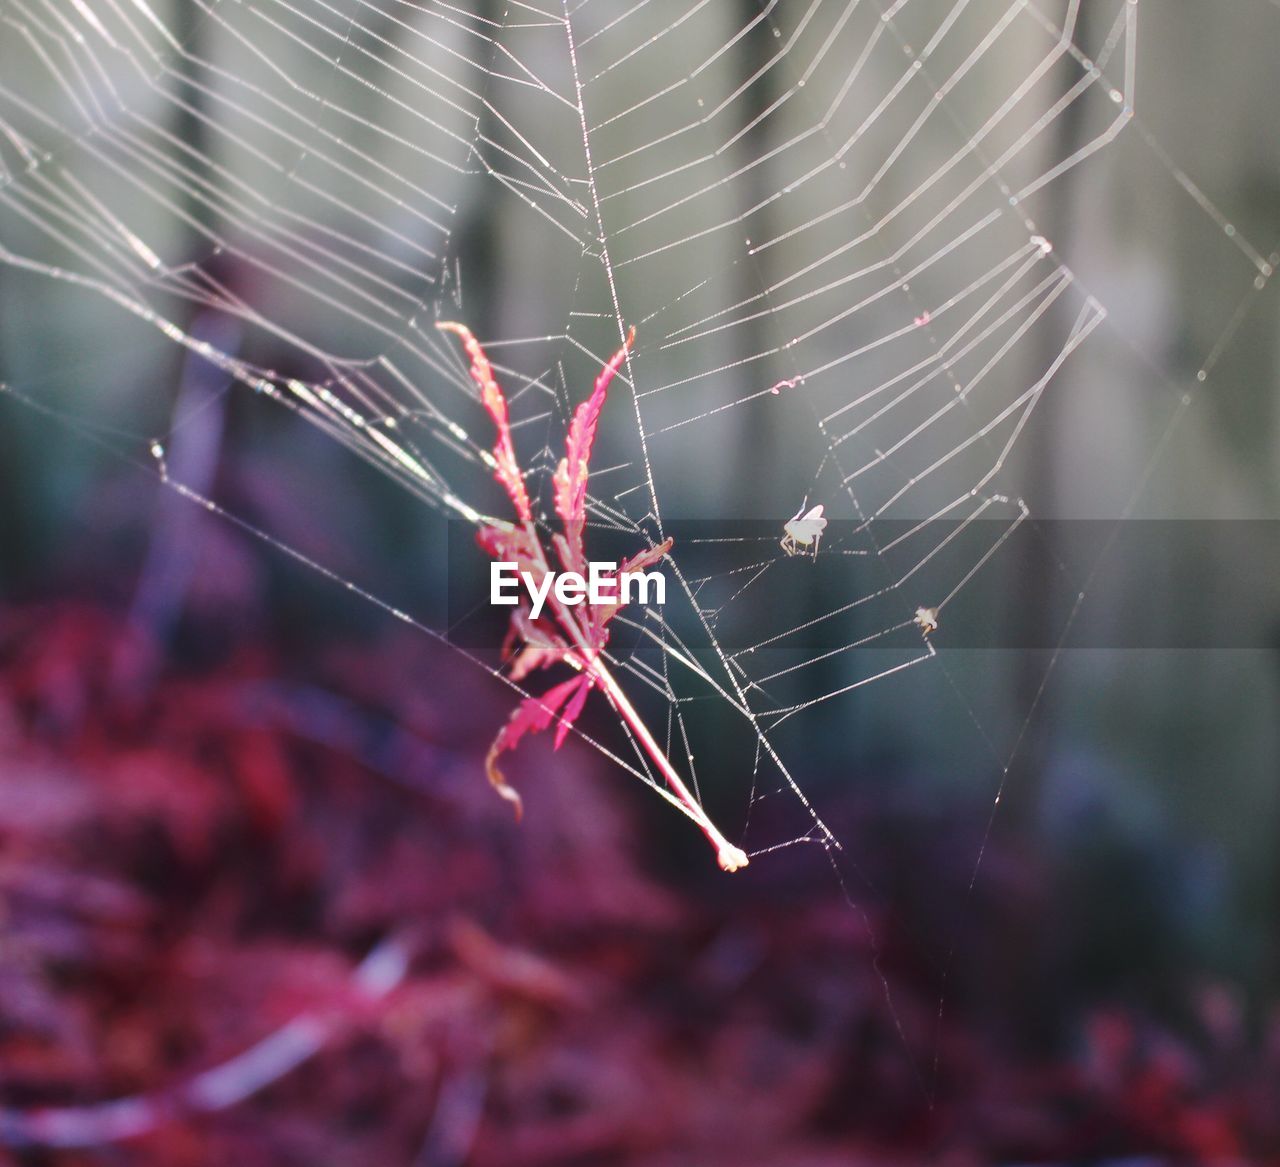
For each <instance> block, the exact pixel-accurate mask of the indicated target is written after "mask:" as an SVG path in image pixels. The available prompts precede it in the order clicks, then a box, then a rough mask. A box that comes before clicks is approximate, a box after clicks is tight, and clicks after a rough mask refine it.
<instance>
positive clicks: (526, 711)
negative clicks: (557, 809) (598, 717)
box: [485, 674, 591, 818]
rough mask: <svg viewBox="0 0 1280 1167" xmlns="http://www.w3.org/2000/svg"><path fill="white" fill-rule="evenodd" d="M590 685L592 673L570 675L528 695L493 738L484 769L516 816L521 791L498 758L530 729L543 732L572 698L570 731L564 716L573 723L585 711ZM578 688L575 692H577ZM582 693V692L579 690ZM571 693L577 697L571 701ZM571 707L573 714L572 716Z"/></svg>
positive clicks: (562, 723) (567, 711)
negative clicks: (530, 695) (543, 691)
mask: <svg viewBox="0 0 1280 1167" xmlns="http://www.w3.org/2000/svg"><path fill="white" fill-rule="evenodd" d="M590 688H591V677H590V676H589V675H587V674H583V675H581V676H577V677H570V678H569V680H567V681H561V682H560V684H558V685H553V686H552V687H551V688H550V689H548V690H547V691H546V692H545V693H543V694H542V695H541V696H540V697H526V698H525V699H524V700H523V701H521V702H520V704H519V705H517V706H516V708H515V711H514V712H513V713H512V714H511V717H510V719H509V720H508V721H507V724H506V725H504V726H503V727H502V730H501V732H499V734H498V736H497V737H496V738H494V739H493V745H491V746H490V747H489V755H488V757H487V758H485V770H486V771H487V772H488V775H489V781H490V783H492V785H493V788H494V789H495V790H496V791H497V792H498V793H499V794H500V795H502V797H503V798H505V799H506V800H507V801H508V802H511V803H514V804H515V809H516V817H517V818H518V817H519V816H520V813H521V804H520V795H519V794H517V793H516V791H515V789H514V788H513V787H512V786H510V785H508V783H507V780H506V778H504V777H503V775H502V771H501V770H499V769H498V766H497V761H498V758H499V756H500V755H502V754H505V753H506V752H507V751H508V750H513V749H515V747H516V746H517V745H519V744H520V739H521V738H523V737H524V735H525V734H527V733H541V732H542V730H544V729H546V728H547V726H549V725H550V724H551V722H552V721H553V720H554V719H555V717H556V714H558V713H559V712H560V709H561V707H562V706H563V705H564V704H565V702H569V709H568V710H566V711H565V719H563V720H562V721H561V725H562V726H564V732H565V733H567V732H568V726H565V720H568V723H569V725H572V724H573V722H572V718H576V717H577V716H578V714H579V713H581V712H582V705H583V703H584V702H585V701H586V691H587V690H589V689H590ZM575 691H576V692H575ZM579 693H580V694H581V696H579V695H578V694H579ZM570 697H573V698H574V700H573V701H570V700H569V699H570ZM570 710H572V717H570ZM562 739H563V734H561V733H557V735H556V744H557V745H559V743H560V741H561V740H562Z"/></svg>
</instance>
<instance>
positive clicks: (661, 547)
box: [591, 538, 675, 648]
mask: <svg viewBox="0 0 1280 1167" xmlns="http://www.w3.org/2000/svg"><path fill="white" fill-rule="evenodd" d="M674 542H675V540H674V539H671V538H666V539H664V540H663V541H662V542H661V543H659V544H657V545H656V546H654V547H648V548H646V549H645V550H644V551H638V552H636V554H635V555H633V556H631V558H630V559H624V560H623V561H622V563H621V564H619V566H618V570H617V572H616V573H615V574H614V577H613V578H614V580H615V581H616V580H617V579H618V578H619V577H620V576H621V575H622V573H623V572H625V571H644V570H645V569H646V568H649V567H652V566H653V565H654V564H655V563H657V562H659V561H660V560H661V559H663V558H664V557H665V556H666V554H667V552H668V551H670V550H671V545H672V544H673V543H674ZM615 586H616V584H615ZM622 609H623V604H622V603H621V600H620V599H619V597H618V595H617V593H616V591H615V593H614V600H613V602H612V603H609V604H600V605H597V606H596V607H594V608H592V609H591V618H592V620H593V622H594V628H595V629H596V632H597V636H598V637H599V638H600V641H599V645H598V647H600V648H603V647H604V641H605V640H607V639H608V636H609V633H608V630H607V629H606V628H605V625H606V624H608V623H609V621H610V620H612V619H613V618H614V617H615V616H616V615H617V614H618V613H619V612H621V611H622Z"/></svg>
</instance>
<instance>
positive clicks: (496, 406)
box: [436, 320, 533, 523]
mask: <svg viewBox="0 0 1280 1167" xmlns="http://www.w3.org/2000/svg"><path fill="white" fill-rule="evenodd" d="M436 327H437V328H438V329H440V331H441V332H452V333H453V334H454V335H455V336H457V337H459V338H460V339H461V340H462V345H463V347H464V348H465V349H466V350H467V356H469V357H470V358H471V379H472V380H473V381H474V382H475V383H476V385H477V386H479V389H480V403H481V404H482V405H483V406H484V407H485V410H486V411H487V412H488V414H489V416H490V417H491V418H492V419H493V425H494V428H495V429H496V430H497V438H496V440H495V441H494V445H493V460H494V463H495V465H494V477H495V478H497V480H498V482H499V483H500V484H501V485H502V488H503V490H505V491H506V492H507V497H508V498H510V499H511V505H512V506H514V507H515V508H516V514H517V515H519V516H520V520H521V521H522V522H526V523H527V522H529V521H530V520H531V519H532V518H533V510H532V509H531V508H530V506H529V494H528V492H527V491H526V490H525V485H524V476H523V475H522V474H521V473H520V464H519V463H518V462H517V461H516V448H515V444H514V443H513V442H512V441H511V423H510V420H509V419H508V417H507V399H506V397H504V396H503V394H502V390H501V389H500V388H499V386H498V382H497V380H496V379H495V378H494V376H493V367H492V366H491V365H490V364H489V358H488V357H487V356H485V353H484V349H482V348H481V347H480V342H479V341H478V340H476V338H475V337H474V336H472V334H471V329H469V328H468V327H467V326H466V325H465V324H457V323H455V322H453V321H450V320H441V321H439V322H438V323H437V324H436Z"/></svg>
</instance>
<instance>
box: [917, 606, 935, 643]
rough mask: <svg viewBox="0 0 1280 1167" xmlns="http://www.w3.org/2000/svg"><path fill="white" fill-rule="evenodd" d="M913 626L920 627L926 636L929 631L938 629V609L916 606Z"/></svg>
mask: <svg viewBox="0 0 1280 1167" xmlns="http://www.w3.org/2000/svg"><path fill="white" fill-rule="evenodd" d="M913 623H914V624H915V626H916V627H917V628H919V629H920V631H921V632H923V633H924V634H925V635H926V636H928V635H929V633H931V632H937V631H938V609H937V608H917V609H916V614H915V619H914V621H913Z"/></svg>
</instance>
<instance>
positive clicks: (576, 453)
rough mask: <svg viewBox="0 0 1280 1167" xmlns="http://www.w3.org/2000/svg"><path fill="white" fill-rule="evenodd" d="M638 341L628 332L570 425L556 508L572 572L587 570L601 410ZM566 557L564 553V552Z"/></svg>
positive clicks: (558, 473) (558, 474) (558, 477)
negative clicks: (590, 483) (585, 538)
mask: <svg viewBox="0 0 1280 1167" xmlns="http://www.w3.org/2000/svg"><path fill="white" fill-rule="evenodd" d="M635 338H636V330H635V329H634V328H631V329H629V330H628V332H627V339H626V340H625V341H623V344H622V347H621V348H620V349H619V350H618V351H617V352H616V353H614V354H613V357H612V359H611V360H610V361H609V363H608V364H607V365H605V367H604V368H603V369H601V370H600V375H599V376H598V377H597V378H596V383H595V386H594V388H593V389H592V390H591V396H590V397H588V398H587V399H586V401H584V402H583V403H582V404H581V405H579V406H578V408H577V409H576V410H575V411H574V414H573V420H572V421H571V422H570V423H569V434H568V437H567V438H566V440H565V445H564V457H563V458H562V459H561V461H560V465H559V466H558V467H557V468H556V473H555V505H556V514H557V515H559V516H560V520H561V521H562V522H563V523H564V534H565V540H566V542H567V546H568V553H569V558H568V559H564V566H565V568H566V570H568V571H578V572H582V571H584V566H585V556H584V554H583V550H582V530H583V527H585V526H586V521H587V478H588V476H589V475H590V473H591V469H590V463H591V448H592V447H593V446H594V445H595V440H596V427H597V425H598V424H599V422H600V411H601V410H602V409H603V408H604V403H605V398H606V397H607V396H608V392H609V382H610V381H612V380H613V377H614V374H615V373H616V372H617V371H618V369H619V368H621V367H622V362H623V361H625V360H626V359H627V353H628V352H629V351H630V350H631V345H632V344H633V343H634V341H635ZM561 557H562V558H563V557H564V551H563V550H562V551H561Z"/></svg>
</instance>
